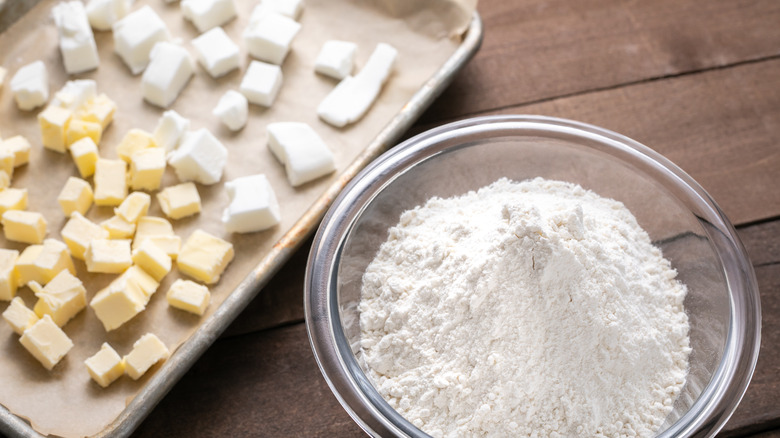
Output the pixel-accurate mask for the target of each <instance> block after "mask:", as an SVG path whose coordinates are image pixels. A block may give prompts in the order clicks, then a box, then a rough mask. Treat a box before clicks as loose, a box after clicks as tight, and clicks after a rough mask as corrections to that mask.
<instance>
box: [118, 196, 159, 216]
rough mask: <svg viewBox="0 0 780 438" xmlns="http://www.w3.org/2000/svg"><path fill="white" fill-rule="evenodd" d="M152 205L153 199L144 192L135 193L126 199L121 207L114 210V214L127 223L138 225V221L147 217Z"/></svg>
mask: <svg viewBox="0 0 780 438" xmlns="http://www.w3.org/2000/svg"><path fill="white" fill-rule="evenodd" d="M151 203H152V197H151V196H149V195H147V194H146V193H143V192H133V193H130V196H128V197H127V198H125V200H124V201H122V203H121V204H119V207H117V208H115V209H114V214H116V215H117V216H119V217H121V218H122V219H124V220H125V221H127V222H130V223H136V222H138V219H140V218H141V217H143V216H146V212H147V211H149V205H151Z"/></svg>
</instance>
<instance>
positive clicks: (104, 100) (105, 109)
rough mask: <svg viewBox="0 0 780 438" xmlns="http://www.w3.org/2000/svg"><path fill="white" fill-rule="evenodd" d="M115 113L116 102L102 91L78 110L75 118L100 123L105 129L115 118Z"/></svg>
mask: <svg viewBox="0 0 780 438" xmlns="http://www.w3.org/2000/svg"><path fill="white" fill-rule="evenodd" d="M115 113H116V103H115V102H114V101H113V100H111V99H110V98H109V97H108V96H106V95H105V94H103V93H101V94H99V95H98V96H96V97H95V98H93V99H90V100H89V101H87V103H85V104H84V105H83V106H82V107H80V108H79V109H78V110H76V114H75V115H74V118H76V119H79V120H84V121H86V122H94V123H99V124H100V127H101V129H102V130H103V131H105V130H106V128H107V127H108V125H109V124H111V121H113V120H114V114H115Z"/></svg>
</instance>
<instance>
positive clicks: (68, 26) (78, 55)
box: [52, 1, 100, 74]
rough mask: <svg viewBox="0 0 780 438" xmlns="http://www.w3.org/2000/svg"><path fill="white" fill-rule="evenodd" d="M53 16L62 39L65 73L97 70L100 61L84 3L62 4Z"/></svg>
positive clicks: (55, 7)
mask: <svg viewBox="0 0 780 438" xmlns="http://www.w3.org/2000/svg"><path fill="white" fill-rule="evenodd" d="M52 16H54V23H55V24H56V25H57V32H58V33H59V37H60V52H61V53H62V61H63V63H64V64H65V71H67V72H68V73H69V74H75V73H81V72H85V71H88V70H94V69H96V68H97V67H98V64H99V63H100V59H98V52H97V45H96V44H95V37H94V35H92V28H91V27H90V26H89V19H88V18H87V11H86V9H85V8H84V3H82V2H80V1H70V2H63V3H60V4H58V5H56V6H54V8H52Z"/></svg>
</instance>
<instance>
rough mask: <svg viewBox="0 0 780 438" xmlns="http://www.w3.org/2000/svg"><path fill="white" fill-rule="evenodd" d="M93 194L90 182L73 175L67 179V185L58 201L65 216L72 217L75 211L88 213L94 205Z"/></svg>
mask: <svg viewBox="0 0 780 438" xmlns="http://www.w3.org/2000/svg"><path fill="white" fill-rule="evenodd" d="M92 200H93V194H92V187H90V185H89V183H88V182H86V181H84V180H83V179H81V178H76V177H75V176H71V177H69V178H68V180H67V181H65V186H64V187H63V188H62V191H60V194H59V196H58V197H57V202H59V203H60V207H62V212H63V213H65V216H67V217H70V215H72V214H73V212H78V213H81V214H86V212H87V210H89V207H91V206H92Z"/></svg>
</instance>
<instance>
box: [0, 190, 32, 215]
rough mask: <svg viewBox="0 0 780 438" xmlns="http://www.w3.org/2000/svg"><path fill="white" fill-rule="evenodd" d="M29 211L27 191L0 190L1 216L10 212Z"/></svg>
mask: <svg viewBox="0 0 780 438" xmlns="http://www.w3.org/2000/svg"><path fill="white" fill-rule="evenodd" d="M26 209H27V189H15V188H12V187H11V188H7V189H5V190H0V215H2V214H4V213H5V212H6V211H8V210H26Z"/></svg>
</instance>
